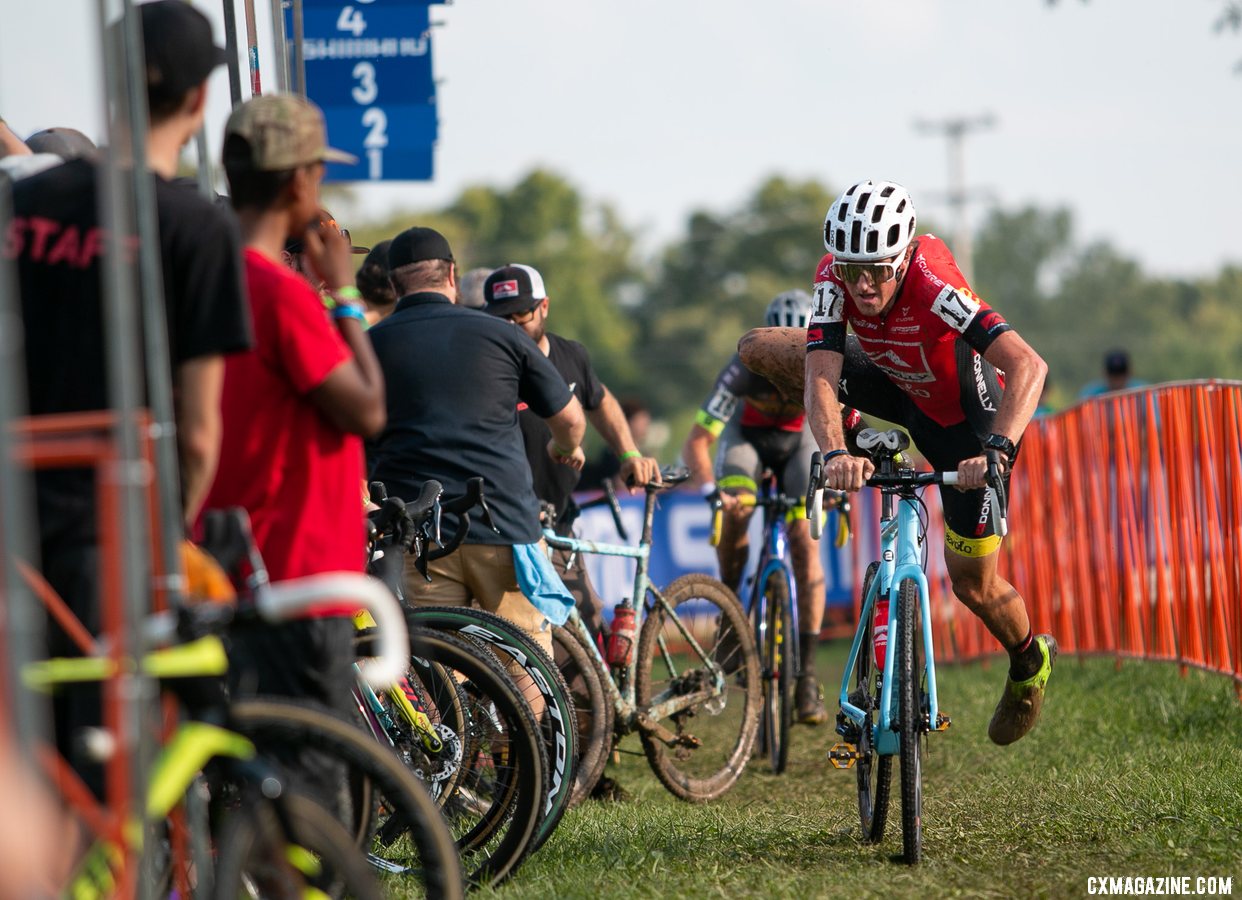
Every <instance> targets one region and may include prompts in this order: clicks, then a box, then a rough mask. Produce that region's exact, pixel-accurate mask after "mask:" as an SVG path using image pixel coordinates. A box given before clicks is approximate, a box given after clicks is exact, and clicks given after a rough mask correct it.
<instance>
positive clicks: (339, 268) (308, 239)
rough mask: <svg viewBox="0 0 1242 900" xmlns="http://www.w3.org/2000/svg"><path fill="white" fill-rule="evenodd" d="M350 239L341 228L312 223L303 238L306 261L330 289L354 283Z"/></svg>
mask: <svg viewBox="0 0 1242 900" xmlns="http://www.w3.org/2000/svg"><path fill="white" fill-rule="evenodd" d="M349 249H350V248H349V239H348V238H347V237H345V235H343V234H341V230H340V229H339V228H333V227H331V226H324V225H321V224H312V225H310V226H308V227H307V229H306V234H305V236H303V238H302V253H303V255H305V256H306V262H307V263H308V264H309V265H310V269H311V271H312V272H314V273H315V274H316V275H317V276H319V279H320V281H322V282H323V283H324V284H326V285H327V286H328V289H329V290H336V289H337V288H340V287H344V286H345V285H349V284H353V283H354V266H353V261H352V259H351V257H350V255H349Z"/></svg>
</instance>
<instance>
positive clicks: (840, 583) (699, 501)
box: [576, 491, 854, 616]
mask: <svg viewBox="0 0 1242 900" xmlns="http://www.w3.org/2000/svg"><path fill="white" fill-rule="evenodd" d="M620 500H621V521H622V522H623V524H624V525H625V528H626V531H627V532H628V533H629V535H630V540H629V542H628V543H630V544H635V545H636V544H637V543H638V536H639V535H640V534H641V533H642V527H643V499H642V497H622V498H620ZM835 515H836V513H832V514H830V518H829V521H828V525H827V527H826V528H825V535H824V539H823V540H821V541H820V542H819V547H820V554H821V558H822V559H823V563H824V581H825V588H824V603H825V605H826V606H849V605H850V603H851V602H852V596H851V592H852V591H853V586H854V575H853V565H852V553H851V552H850V550H849V548H848V546H847V547H846V548H845V549H842V550H838V549H836V548H835V547H834V546H833V543H832V541H831V540H829V536H830V535H831V534H833V533H835V529H836V521H835ZM762 519H763V517H762V516H759V515H756V516H753V517H752V519H751V532H750V546H751V559H750V566H753V565H754V561H755V559H756V558H757V556H758V553H759V550H758V548H759V547H761V546H762V544H763V521H762ZM576 530H577V532H578V536H579V537H582V538H586V539H587V540H593V541H604V542H607V543H614V544H615V543H624V542H623V541H621V539H620V537H619V536H618V535H617V528H616V525H615V524H614V523H613V520H612V513H611V512H609V511H608V509H606V508H602V507H594V508H592V509H588V510H586V511H585V512H584V513H583V514H582V516H581V517H580V518H579V519H578V522H577V529H576ZM710 533H711V509H710V508H709V507H708V505H707V504H706V503H704V502H703V498H702V497H700V496H699V495H698V494H694V493H689V492H680V491H673V492H669V493H666V494H661V495H660V498H659V505H658V506H657V508H656V513H655V520H654V525H653V534H654V536H655V541H654V543H653V545H652V548H651V565H650V568H649V577H650V578H651V581H652V582H653V583H654V584H656V585H657V586H663V585H666V584H668V583H669V582H671V581H672V580H673V579H674V578H677V577H678V576H680V575H686V574H688V573H690V572H707V573H710V574H712V575H715V576H717V577H719V574H720V572H719V569H718V567H717V565H716V548H715V547H713V546H712V545H711V544H710V543H709V542H708V537H709V535H710ZM582 558H583V559H584V560H585V561H586V564H587V569H588V571H589V572H590V575H591V581H592V583H593V584H594V585H595V591H596V593H598V594H599V596H600V598H601V599H602V600H603V601H604V606H605V608H606V612H607V615H608V616H611V614H612V607H613V606H614V605H615V604H617V603H620V602H621V601H622V600H625V599H629V597H630V596H631V595H632V593H633V590H634V566H635V563H634V562H633V561H632V560H627V559H623V558H621V557H617V556H599V555H596V554H585V555H584V556H583V557H582ZM749 575H750V571H749V567H748V570H747V575H746V576H745V577H744V578H743V582H742V583H743V585H744V586H745V585H746V578H748V577H749ZM743 593H745V591H743ZM743 603H745V598H744V597H743Z"/></svg>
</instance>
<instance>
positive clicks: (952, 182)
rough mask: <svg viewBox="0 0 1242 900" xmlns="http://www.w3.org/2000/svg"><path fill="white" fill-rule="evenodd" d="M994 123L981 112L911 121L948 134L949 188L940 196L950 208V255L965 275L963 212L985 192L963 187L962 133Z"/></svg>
mask: <svg viewBox="0 0 1242 900" xmlns="http://www.w3.org/2000/svg"><path fill="white" fill-rule="evenodd" d="M995 125H996V117H995V116H993V115H992V114H991V113H985V114H984V115H982V116H957V117H953V118H946V119H938V120H935V121H928V120H925V119H920V120H918V121H916V122H915V123H914V129H915V130H916V131H918V132H921V133H923V134H943V135H944V136H945V137H946V138H948V144H949V146H948V149H949V189H948V191H947V193H946V194H945V195H944V199H945V202H946V203H948V205H949V207H950V208H951V209H952V210H953V255H954V257H955V258H956V259H957V264H958V267H959V268H960V269H961V270H962V274H964V275H965V276H966V278H967V279H970V278H972V277H973V275H974V265H973V263H974V260H973V258H972V253H971V240H970V221H969V218H968V216H967V215H966V206H967V204H968V203H970V202H971V200H976V199H982V197H983V196H986V192H978V193H977V194H976V196H974V197H972V196H971V191H970V190H969V189H968V188H967V187H966V156H965V153H964V151H963V144H964V143H965V139H966V135H968V134H970V133H971V132H974V131H983V130H984V129H987V128H992V127H994V126H995Z"/></svg>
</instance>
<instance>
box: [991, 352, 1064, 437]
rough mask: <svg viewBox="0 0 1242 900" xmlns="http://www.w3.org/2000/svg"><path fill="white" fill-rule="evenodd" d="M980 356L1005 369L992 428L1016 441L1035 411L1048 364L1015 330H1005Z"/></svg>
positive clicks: (1002, 369)
mask: <svg viewBox="0 0 1242 900" xmlns="http://www.w3.org/2000/svg"><path fill="white" fill-rule="evenodd" d="M983 358H984V359H986V360H987V361H988V362H990V363H991V364H992V365H993V366H995V367H996V368H998V369H1000V370H1001V371H1002V372H1004V373H1005V393H1004V395H1003V396H1002V397H1001V402H1000V409H998V410H997V411H996V419H995V420H994V421H993V422H992V431H994V432H996V433H997V434H1003V435H1004V436H1005V437H1007V438H1009V439H1010V440H1011V441H1013V442H1014V443H1015V444H1016V443H1017V442H1018V441H1019V440H1021V439H1022V434H1023V432H1025V431H1026V426H1027V425H1029V424H1030V423H1031V418H1032V417H1033V416H1034V415H1035V408H1036V407H1037V406H1038V405H1039V393H1040V391H1042V390H1043V387H1044V378H1045V377H1047V375H1048V364H1047V363H1045V362H1044V360H1043V358H1042V357H1041V356H1040V355H1039V354H1038V353H1036V352H1035V350H1034V348H1033V347H1031V345H1030V344H1028V343H1027V342H1026V341H1025V340H1023V339H1022V337H1021V335H1019V334H1018V333H1017V332H1016V331H1006V332H1005V333H1004V334H1002V335H1001V336H1000V337H998V338H997V339H996V340H995V341H993V342H992V346H990V347H988V349H987V352H985V353H984V354H983Z"/></svg>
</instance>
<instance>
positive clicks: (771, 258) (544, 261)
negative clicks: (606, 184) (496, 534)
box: [350, 170, 1242, 459]
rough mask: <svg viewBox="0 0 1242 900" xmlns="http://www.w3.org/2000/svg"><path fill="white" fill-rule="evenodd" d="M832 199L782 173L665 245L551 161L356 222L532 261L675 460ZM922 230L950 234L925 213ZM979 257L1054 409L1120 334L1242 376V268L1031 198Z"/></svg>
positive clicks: (1169, 356) (811, 254) (383, 233)
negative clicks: (649, 239) (1187, 271)
mask: <svg viewBox="0 0 1242 900" xmlns="http://www.w3.org/2000/svg"><path fill="white" fill-rule="evenodd" d="M835 196H836V189H835V188H831V187H829V186H827V185H824V184H822V183H820V182H817V181H797V180H791V179H788V178H783V177H780V176H772V177H769V178H767V179H766V180H764V181H763V182H762V183H761V184H759V185H758V187H757V188H756V189H755V190H754V192H753V193H752V194H751V195H750V196H749V197H748V198H746V199H745V200H744V201H743V202H742V203H741V204H740V205H739V206H738V207H737V208H735V209H731V210H723V211H720V210H705V209H703V210H696V211H694V212H692V213H691V214H690V215H689V216H688V217H687V219H686V223H685V227H684V231H683V232H682V233H681V234H679V235H678V236H677V237H675V238H674V239H673V240H671V241H670V242H668V243H667V244H666V245H665V246H663V247H662V248H660V249H659V250H658V251H657V252H656V253H655V254H654V255H651V254H650V253H645V252H642V251H641V250H640V247H641V243H640V241H639V235H638V234H637V233H636V232H635V230H634V229H633V228H631V227H630V226H628V225H627V224H626V223H625V222H624V221H622V219H621V217H620V215H619V214H618V213H617V211H616V210H615V209H614V208H613V207H611V206H610V205H609V204H607V203H601V202H597V201H593V200H591V199H590V198H588V197H585V196H584V195H583V194H582V192H581V191H579V190H578V189H577V188H576V187H575V186H574V185H572V184H571V183H570V182H569V181H568V180H567V179H565V178H564V177H562V176H560V175H558V174H556V173H554V172H549V171H545V170H536V171H533V172H531V173H529V174H528V175H526V176H525V177H523V178H522V179H521V180H519V181H518V182H517V183H516V184H515V185H513V186H511V187H496V186H486V185H480V186H473V187H469V188H467V189H465V190H463V191H462V192H461V193H460V194H459V195H458V196H457V197H456V198H455V199H454V200H453V201H452V202H451V203H449V204H448V205H447V206H445V207H443V208H441V209H437V210H431V211H426V212H421V213H401V214H399V215H396V216H394V217H392V218H391V219H390V220H388V221H383V222H371V223H358V222H353V223H350V224H351V225H352V226H356V227H353V228H352V231H353V233H354V234H355V235H356V236H357V238H358V239H360V240H363V241H369V242H376V241H379V240H382V239H383V238H385V237H390V236H392V235H393V234H395V233H397V232H398V231H400V230H401V229H403V228H405V227H408V226H409V225H410V224H412V223H415V222H417V223H419V224H424V225H431V226H433V227H436V228H439V229H440V230H441V231H443V232H444V234H445V235H446V236H447V237H448V239H449V241H450V242H451V244H452V246H453V248H454V252H455V253H456V254H457V257H458V263H459V266H460V267H461V269H462V270H463V271H464V270H466V269H469V268H472V267H475V266H488V267H494V266H500V265H503V264H505V263H509V262H524V263H529V264H531V265H533V266H535V267H536V268H537V269H539V271H540V272H541V273H542V274H543V276H544V279H545V281H546V283H547V289H548V294H549V296H550V298H551V307H550V312H549V326H550V329H551V330H552V331H555V332H557V333H559V334H562V335H564V336H566V337H570V338H574V339H576V340H580V341H582V343H584V344H585V345H586V346H587V347H588V348H589V349H590V351H591V354H592V358H593V360H594V362H595V366H596V369H597V370H598V371H599V373H600V375H601V376H602V377H603V378H604V380H605V381H606V383H607V384H608V385H609V386H610V388H612V390H613V392H614V393H615V394H617V395H618V396H621V397H625V396H634V397H638V398H641V399H642V400H643V401H644V402H645V403H646V404H647V405H648V407H649V408H650V409H651V410H652V412H653V414H655V415H656V416H657V417H659V418H662V419H664V420H665V421H667V422H668V423H669V424H670V426H671V435H672V439H671V441H670V443H669V445H668V447H667V448H666V449H665V451H664V453H663V454H662V455H663V456H665V457H667V458H670V459H671V458H672V457H673V456H674V455H675V454H676V451H677V449H678V448H679V447H680V444H681V440H682V437H683V436H684V434H685V431H686V429H687V428H688V427H689V422H690V421H691V418H692V416H693V413H694V410H695V409H696V408H697V407H698V404H699V403H700V402H701V401H702V400H703V398H704V397H705V396H706V394H707V392H708V391H709V390H710V388H711V385H712V382H713V380H714V378H715V376H716V374H717V372H718V371H719V370H720V368H721V367H722V366H723V365H724V364H725V363H726V362H727V361H728V360H729V357H730V355H731V354H732V352H733V350H734V347H735V345H736V343H737V339H738V337H740V336H741V335H742V334H743V333H744V332H745V331H746V330H748V329H749V328H752V327H755V326H756V325H760V324H762V316H763V312H764V309H765V307H766V306H767V303H768V301H769V300H771V298H772V297H774V296H775V295H776V294H777V293H779V292H781V291H784V290H789V289H790V288H795V287H800V288H803V289H807V288H809V282H810V279H811V277H812V275H813V273H814V269H815V266H816V264H817V263H818V261H819V259H820V256H821V255H822V253H823V244H822V238H821V235H822V225H823V218H824V213H825V211H826V210H827V209H828V205H829V204H830V203H831V201H832V199H833V198H834V197H835ZM919 230H920V232H925V231H932V232H935V233H937V234H940V235H941V236H942V237H944V236H945V233H944V232H938V231H937V230H936V223H935V222H934V221H928V220H927V219H924V220H923V221H921V222H920V229H919ZM946 240H948V238H947V237H946ZM949 243H950V246H952V242H951V241H949ZM974 267H975V275H974V278H973V284H972V288H973V289H974V291H975V293H977V294H979V295H980V296H981V297H983V298H985V299H986V300H988V302H990V303H991V304H992V305H993V306H995V307H996V308H997V309H998V310H999V311H1000V312H1001V313H1002V314H1003V315H1004V316H1005V317H1006V319H1008V320H1009V321H1010V322H1011V323H1012V324H1013V325H1014V327H1015V328H1017V329H1018V330H1019V331H1020V332H1021V333H1022V335H1023V336H1024V337H1025V338H1026V339H1027V340H1028V341H1029V342H1030V343H1031V344H1032V345H1033V346H1034V347H1035V348H1036V349H1037V350H1038V351H1039V352H1040V353H1041V354H1042V355H1043V356H1044V358H1045V359H1046V360H1047V361H1048V365H1049V367H1050V375H1051V390H1050V395H1049V397H1050V400H1051V401H1052V404H1053V405H1054V407H1059V406H1064V405H1067V404H1069V403H1072V402H1073V401H1074V399H1075V398H1076V396H1077V392H1078V390H1079V388H1080V387H1081V386H1082V385H1083V384H1084V383H1086V382H1087V381H1090V380H1092V379H1093V378H1096V377H1098V376H1099V373H1100V368H1101V360H1102V357H1103V354H1104V353H1105V352H1106V351H1107V350H1109V349H1111V348H1114V347H1120V348H1124V349H1126V350H1128V351H1129V353H1130V356H1131V359H1132V362H1133V368H1134V374H1135V375H1136V376H1137V377H1139V378H1142V379H1144V380H1146V381H1149V382H1158V381H1167V380H1178V379H1187V378H1209V377H1215V378H1242V355H1239V353H1238V352H1237V348H1238V347H1239V346H1242V316H1238V315H1237V312H1236V311H1237V310H1238V309H1239V308H1242V265H1239V264H1231V265H1228V266H1226V267H1224V268H1222V269H1221V270H1220V271H1219V272H1217V273H1215V274H1213V275H1208V276H1203V277H1199V278H1193V279H1179V278H1167V277H1162V276H1157V275H1153V274H1151V273H1148V272H1145V271H1144V270H1143V267H1142V265H1141V264H1140V263H1139V262H1138V261H1136V260H1134V259H1131V258H1129V257H1128V256H1126V255H1125V254H1124V253H1122V252H1121V251H1119V250H1118V249H1117V248H1115V247H1113V246H1111V245H1110V244H1108V243H1107V242H1093V243H1083V242H1082V241H1080V240H1079V239H1078V237H1077V235H1076V234H1075V230H1074V219H1073V214H1072V212H1071V211H1070V210H1068V209H1064V208H1059V209H1057V208H1051V209H1045V208H1038V207H1033V206H1031V207H1025V208H1021V209H1005V208H997V209H994V210H993V211H992V212H991V213H990V214H989V215H988V216H987V218H986V219H985V220H984V221H983V222H982V224H981V225H980V226H979V228H978V229H977V231H976V234H975V237H974Z"/></svg>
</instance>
